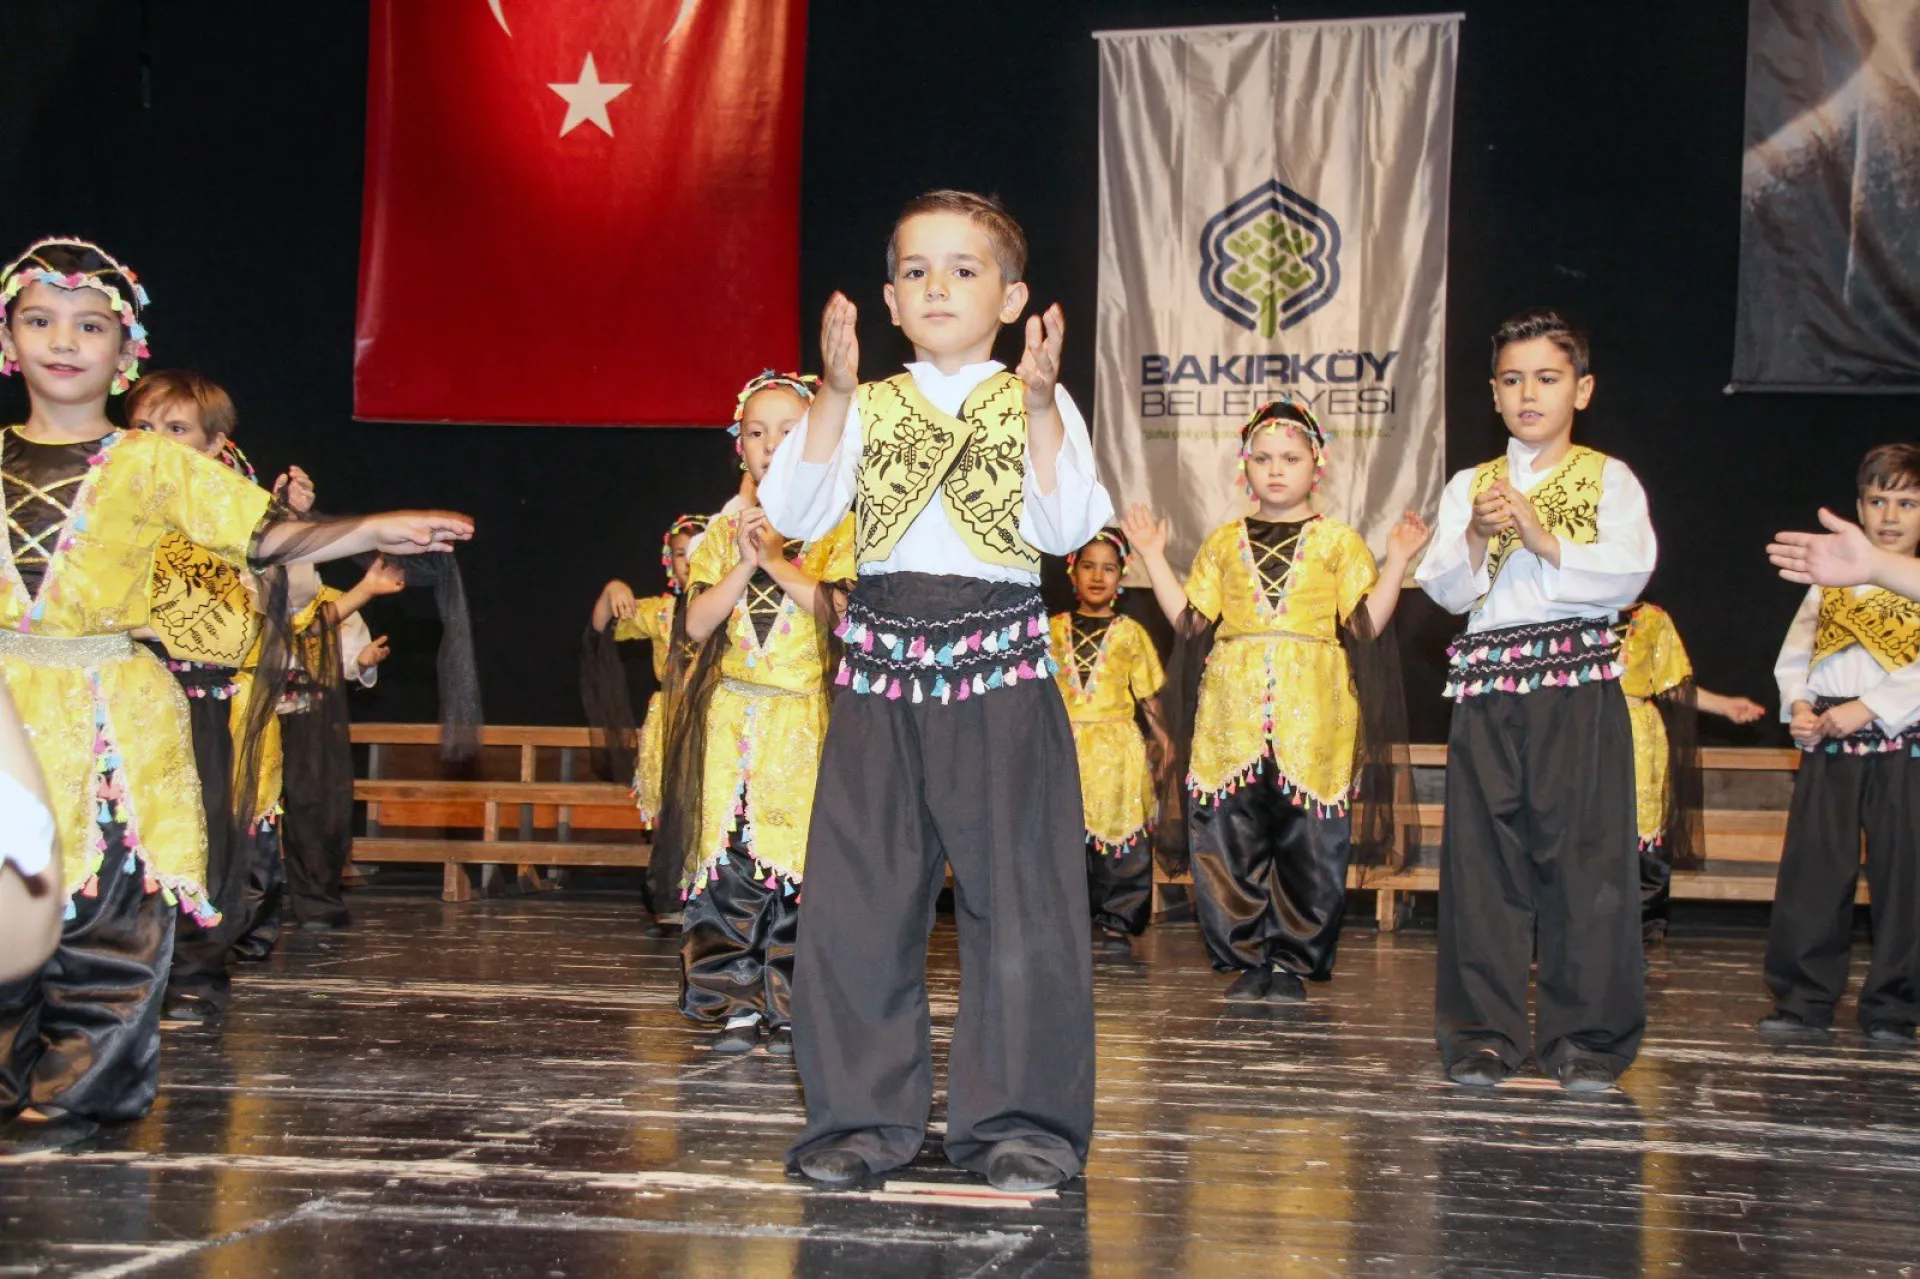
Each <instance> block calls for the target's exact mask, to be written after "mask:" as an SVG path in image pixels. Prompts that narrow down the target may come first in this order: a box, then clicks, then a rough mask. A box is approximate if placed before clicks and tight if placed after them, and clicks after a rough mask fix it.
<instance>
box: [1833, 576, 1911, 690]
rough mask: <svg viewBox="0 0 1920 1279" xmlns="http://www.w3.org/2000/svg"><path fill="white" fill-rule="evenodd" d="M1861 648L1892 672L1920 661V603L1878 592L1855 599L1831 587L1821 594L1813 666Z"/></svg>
mask: <svg viewBox="0 0 1920 1279" xmlns="http://www.w3.org/2000/svg"><path fill="white" fill-rule="evenodd" d="M1853 644H1858V645H1860V647H1862V648H1864V649H1866V650H1867V652H1869V653H1871V654H1873V660H1874V661H1876V662H1878V663H1880V665H1881V667H1882V668H1883V669H1885V670H1889V671H1897V670H1899V669H1900V668H1901V667H1903V666H1910V665H1912V664H1913V662H1914V661H1915V659H1917V658H1920V601H1916V600H1910V599H1908V598H1907V597H1906V596H1904V595H1895V594H1894V593H1893V592H1892V591H1887V590H1881V589H1879V588H1877V587H1876V588H1875V589H1873V590H1871V591H1868V592H1867V593H1866V594H1864V595H1859V596H1856V595H1855V594H1854V593H1853V591H1852V590H1850V589H1844V588H1835V587H1831V586H1830V587H1828V588H1827V589H1825V590H1823V591H1821V592H1820V620H1819V622H1818V623H1817V624H1816V625H1815V627H1814V632H1813V663H1814V665H1816V666H1817V665H1819V664H1820V663H1821V662H1824V661H1825V660H1826V659H1827V658H1829V657H1832V656H1833V655H1834V654H1835V653H1838V652H1839V651H1840V650H1841V649H1844V648H1846V647H1848V646H1849V645H1853Z"/></svg>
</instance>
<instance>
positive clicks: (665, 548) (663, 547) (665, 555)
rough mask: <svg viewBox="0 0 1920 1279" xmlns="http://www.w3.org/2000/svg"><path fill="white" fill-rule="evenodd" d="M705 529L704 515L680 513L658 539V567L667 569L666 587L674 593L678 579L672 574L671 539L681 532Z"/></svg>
mask: <svg viewBox="0 0 1920 1279" xmlns="http://www.w3.org/2000/svg"><path fill="white" fill-rule="evenodd" d="M706 531H707V517H706V516H704V515H682V516H680V517H679V518H678V519H676V520H674V522H673V523H672V524H670V525H668V526H667V535H666V536H665V537H663V538H661V539H660V567H661V568H663V569H665V570H667V589H668V590H669V591H672V592H673V593H674V594H675V595H678V594H679V593H680V579H679V578H677V577H675V576H674V575H673V539H674V538H676V537H679V536H680V535H681V534H682V533H704V532H706Z"/></svg>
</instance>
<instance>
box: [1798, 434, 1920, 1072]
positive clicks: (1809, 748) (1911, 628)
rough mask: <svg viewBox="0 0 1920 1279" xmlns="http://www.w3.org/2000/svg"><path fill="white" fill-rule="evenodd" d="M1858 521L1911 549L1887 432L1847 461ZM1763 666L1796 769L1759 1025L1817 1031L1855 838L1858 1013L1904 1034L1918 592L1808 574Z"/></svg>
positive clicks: (1919, 469) (1852, 874)
mask: <svg viewBox="0 0 1920 1279" xmlns="http://www.w3.org/2000/svg"><path fill="white" fill-rule="evenodd" d="M1858 487H1859V493H1860V498H1859V511H1860V523H1861V526H1862V528H1863V529H1864V530H1865V532H1866V535H1867V537H1868V538H1869V539H1871V542H1872V545H1873V546H1874V547H1875V548H1876V549H1877V550H1879V551H1880V552H1881V553H1882V554H1885V555H1890V556H1894V557H1899V556H1906V557H1909V558H1910V557H1912V556H1914V555H1915V553H1916V550H1920V446H1915V445H1912V444H1883V445H1881V446H1880V447H1879V448H1876V449H1874V450H1873V451H1871V452H1870V453H1868V454H1867V456H1866V459H1865V460H1864V461H1863V462H1861V464H1860V473H1859V481H1858ZM1774 675H1775V677H1776V678H1777V679H1778V680H1779V681H1780V706H1781V708H1782V713H1783V714H1784V715H1785V716H1786V717H1787V722H1788V725H1789V728H1790V731H1791V732H1792V734H1793V740H1794V742H1795V743H1796V744H1797V745H1798V746H1799V747H1800V749H1801V750H1802V751H1803V752H1804V754H1803V755H1802V756H1801V759H1800V771H1799V772H1798V773H1797V774H1796V775H1795V777H1794V779H1793V803H1792V807H1791V808H1790V809H1789V810H1788V813H1787V838H1786V846H1785V847H1784V848H1783V849H1782V850H1781V853H1780V872H1779V879H1778V882H1777V884H1776V886H1775V888H1774V893H1773V919H1772V923H1771V925H1770V926H1769V928H1768V930H1767V956H1766V979H1767V988H1768V989H1769V990H1770V991H1772V992H1773V998H1774V1010H1773V1012H1772V1013H1770V1014H1769V1015H1768V1016H1766V1017H1764V1018H1762V1019H1761V1021H1760V1029H1761V1030H1762V1031H1764V1032H1766V1033H1768V1034H1776V1035H1794V1034H1820V1035H1824V1034H1827V1033H1828V1032H1829V1030H1830V1028H1831V1027H1832V1025H1833V1010H1834V1006H1835V1005H1836V1004H1838V1003H1839V1002H1840V996H1841V995H1842V994H1844V993H1845V991H1846V986H1847V966H1848V952H1849V951H1850V950H1851V946H1852V943H1851V937H1852V933H1853V898H1854V891H1855V886H1856V885H1857V884H1858V883H1859V879H1860V837H1861V833H1862V832H1863V831H1864V832H1865V834H1866V845H1867V858H1866V872H1867V885H1868V891H1869V894H1870V896H1871V898H1872V910H1873V958H1872V960H1871V962H1870V963H1869V964H1868V967H1867V976H1866V980H1865V981H1864V983H1863V984H1862V985H1861V987H1860V1000H1859V1019H1860V1026H1861V1028H1862V1029H1863V1030H1865V1031H1866V1034H1867V1037H1868V1038H1869V1039H1871V1040H1874V1041H1875V1042H1879V1043H1886V1044H1894V1045H1906V1044H1911V1043H1912V1042H1913V1038H1914V1023H1915V1022H1916V1021H1920V601H1917V600H1915V599H1913V598H1911V597H1909V596H1905V595H1899V594H1895V593H1894V592H1893V591H1890V590H1887V589H1884V588H1882V587H1877V586H1856V587H1820V586H1816V587H1813V588H1812V589H1811V590H1809V591H1808V592H1807V596H1806V599H1805V600H1804V601H1803V602H1802V603H1801V605H1800V611H1799V613H1797V614H1796V615H1795V616H1794V619H1793V625H1792V627H1791V628H1790V629H1789V630H1788V631H1787V639H1786V643H1784V644H1783V645H1781V648H1780V658H1779V661H1778V662H1776V663H1775V665H1774Z"/></svg>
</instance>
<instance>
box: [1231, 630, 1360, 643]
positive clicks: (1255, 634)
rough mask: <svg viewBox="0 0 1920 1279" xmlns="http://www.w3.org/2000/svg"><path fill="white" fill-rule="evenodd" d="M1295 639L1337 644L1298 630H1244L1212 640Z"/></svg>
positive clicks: (1332, 640)
mask: <svg viewBox="0 0 1920 1279" xmlns="http://www.w3.org/2000/svg"><path fill="white" fill-rule="evenodd" d="M1270 639H1284V640H1297V641H1299V642H1300V643H1302V644H1338V643H1339V642H1340V641H1339V640H1337V639H1321V638H1320V637H1319V636H1318V635H1302V634H1300V633H1299V632H1298V631H1244V632H1242V633H1241V634H1239V635H1221V636H1219V637H1217V638H1216V639H1215V640H1214V643H1216V644H1231V643H1233V642H1234V641H1236V640H1270Z"/></svg>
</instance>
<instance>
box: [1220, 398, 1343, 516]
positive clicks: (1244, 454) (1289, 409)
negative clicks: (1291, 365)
mask: <svg viewBox="0 0 1920 1279" xmlns="http://www.w3.org/2000/svg"><path fill="white" fill-rule="evenodd" d="M1282 428H1284V429H1286V430H1289V431H1293V432H1296V433H1297V434H1299V436H1300V437H1301V438H1302V439H1304V440H1305V441H1306V442H1307V447H1308V448H1310V449H1312V450H1313V485H1314V487H1315V488H1318V487H1320V481H1321V479H1322V478H1324V477H1325V476H1326V473H1327V432H1326V430H1325V428H1323V427H1322V426H1321V425H1320V419H1319V417H1317V416H1316V415H1315V414H1314V411H1313V405H1311V404H1309V403H1308V402H1307V400H1306V398H1305V397H1304V396H1300V395H1295V394H1294V393H1293V392H1292V391H1288V392H1286V393H1285V394H1283V395H1282V396H1281V397H1280V398H1279V399H1277V400H1270V401H1268V402H1267V403H1265V404H1263V405H1261V406H1260V407H1259V408H1258V409H1257V410H1255V411H1254V414H1253V416H1252V417H1250V418H1248V419H1247V423H1246V425H1245V426H1243V427H1241V428H1240V487H1241V488H1242V489H1243V490H1244V491H1245V492H1246V493H1247V495H1248V496H1249V497H1251V496H1252V495H1253V485H1252V484H1251V483H1249V482H1248V480H1247V470H1246V466H1247V463H1248V462H1249V461H1250V460H1252V458H1253V437H1254V436H1256V435H1258V434H1260V432H1261V431H1262V430H1280V429H1282Z"/></svg>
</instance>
